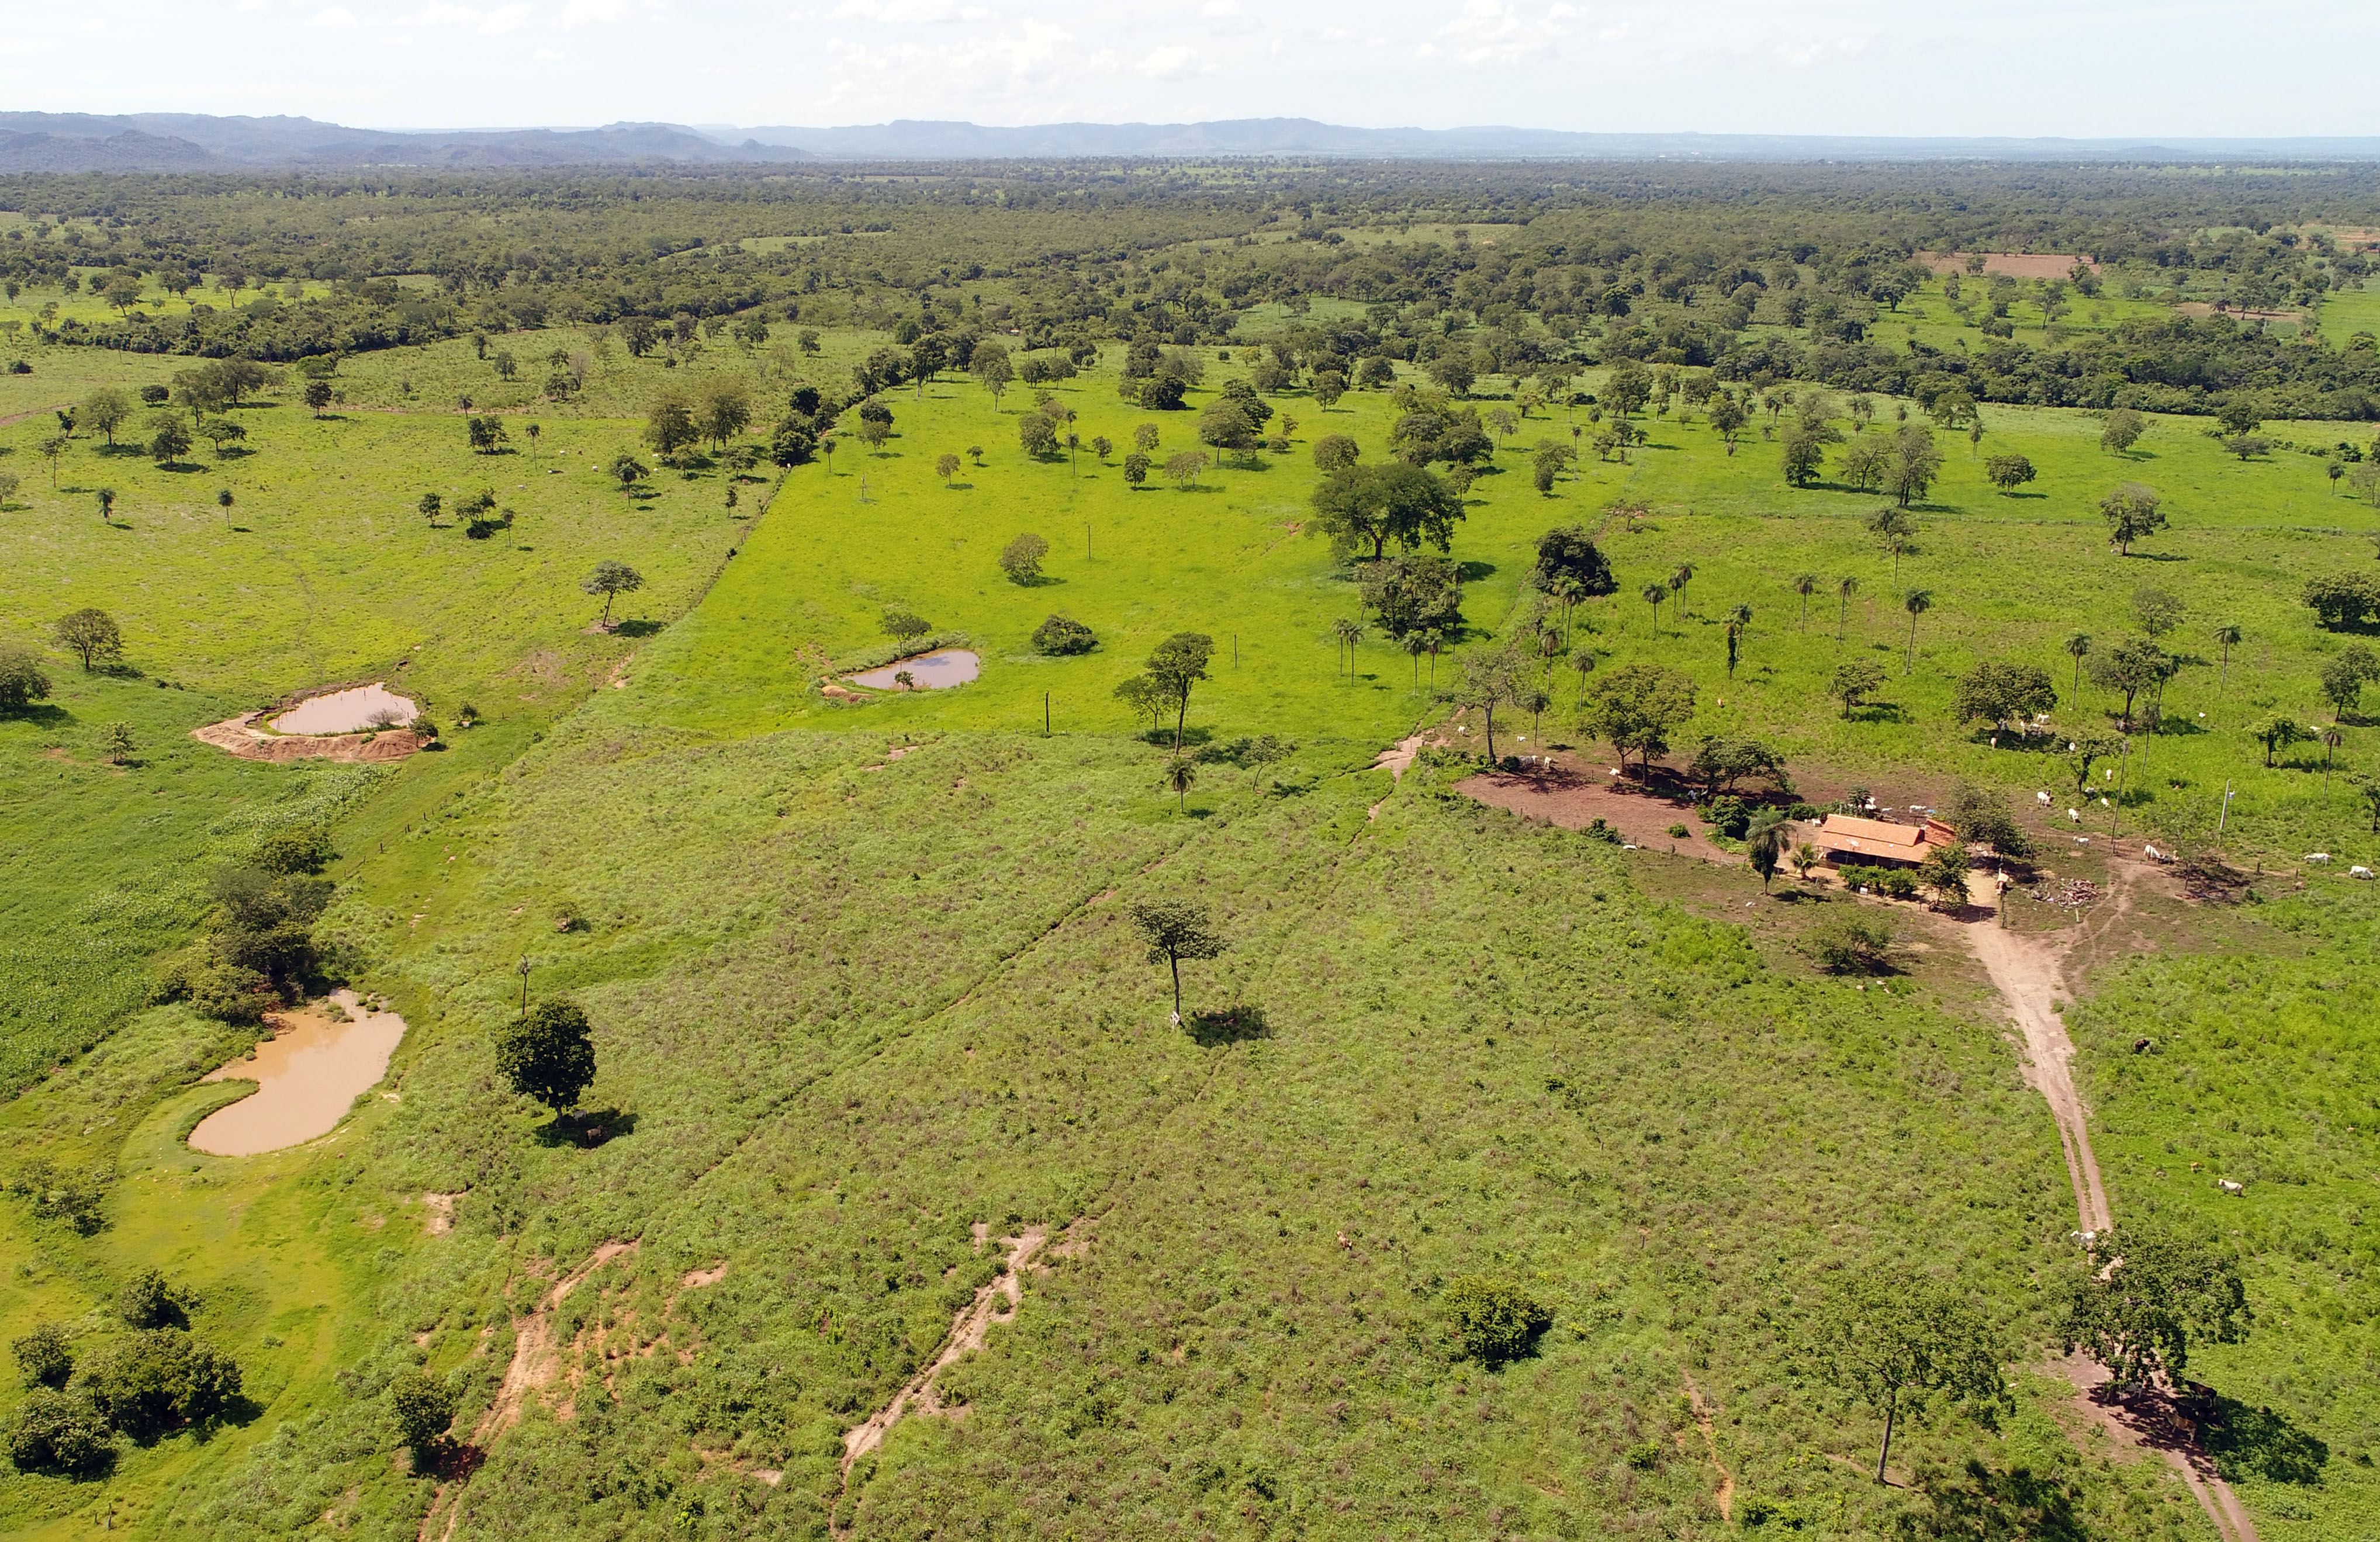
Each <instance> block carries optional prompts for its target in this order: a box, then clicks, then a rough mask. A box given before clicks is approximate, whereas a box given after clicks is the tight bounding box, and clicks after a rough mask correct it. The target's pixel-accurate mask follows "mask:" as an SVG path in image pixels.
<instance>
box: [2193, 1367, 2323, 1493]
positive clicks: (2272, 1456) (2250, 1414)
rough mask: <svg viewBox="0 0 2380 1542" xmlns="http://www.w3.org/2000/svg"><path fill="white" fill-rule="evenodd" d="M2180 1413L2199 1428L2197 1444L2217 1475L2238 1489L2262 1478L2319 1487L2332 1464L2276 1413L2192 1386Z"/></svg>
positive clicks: (2314, 1439) (2308, 1434) (2316, 1441)
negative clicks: (2245, 1482)
mask: <svg viewBox="0 0 2380 1542" xmlns="http://www.w3.org/2000/svg"><path fill="white" fill-rule="evenodd" d="M2183 1407H2184V1408H2185V1409H2186V1410H2187V1411H2188V1412H2189V1414H2190V1415H2191V1416H2192V1418H2193V1419H2195V1420H2196V1421H2197V1423H2198V1435H2199V1440H2200V1442H2201V1443H2202V1444H2204V1446H2205V1447H2206V1450H2207V1451H2208V1452H2209V1454H2211V1455H2212V1456H2213V1457H2214V1458H2215V1470H2216V1472H2219V1473H2221V1474H2222V1475H2224V1477H2225V1478H2227V1479H2228V1480H2229V1481H2231V1482H2234V1483H2237V1482H2239V1481H2240V1479H2242V1478H2250V1477H2260V1478H2263V1479H2265V1481H2266V1482H2268V1483H2297V1484H2308V1485H2312V1484H2318V1483H2320V1482H2321V1481H2322V1470H2323V1468H2324V1467H2325V1466H2326V1465H2328V1464H2329V1462H2330V1447H2329V1446H2328V1445H2327V1444H2325V1442H2324V1441H2323V1439H2322V1438H2321V1437H2320V1436H2318V1435H2315V1434H2314V1433H2313V1431H2311V1430H2307V1429H2301V1428H2299V1427H2297V1426H2296V1425H2295V1424H2293V1423H2292V1422H2290V1419H2289V1415H2287V1414H2283V1413H2281V1412H2279V1411H2277V1410H2276V1409H2271V1408H2251V1407H2249V1406H2248V1405H2247V1404H2246V1403H2244V1402H2240V1401H2238V1400H2237V1399H2235V1398H2228V1397H2225V1396H2224V1395H2223V1394H2222V1393H2220V1392H2217V1391H2216V1390H2214V1389H2212V1388H2209V1387H2203V1386H2200V1385H2198V1384H2197V1383H2195V1382H2193V1383H2192V1384H2190V1386H2189V1388H2188V1396H2187V1397H2186V1399H2185V1400H2184V1402H2183Z"/></svg>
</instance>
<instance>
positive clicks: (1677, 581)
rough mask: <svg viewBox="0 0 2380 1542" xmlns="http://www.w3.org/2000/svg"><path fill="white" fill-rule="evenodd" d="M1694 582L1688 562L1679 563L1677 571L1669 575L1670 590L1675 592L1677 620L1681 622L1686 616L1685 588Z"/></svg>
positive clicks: (1690, 565)
mask: <svg viewBox="0 0 2380 1542" xmlns="http://www.w3.org/2000/svg"><path fill="white" fill-rule="evenodd" d="M1693 582H1694V564H1692V563H1690V562H1682V563H1680V564H1679V565H1678V570H1677V571H1676V572H1675V573H1672V574H1670V589H1674V590H1676V591H1677V596H1678V619H1679V620H1681V621H1683V620H1684V619H1685V616H1686V586H1687V585H1688V584H1691V583H1693Z"/></svg>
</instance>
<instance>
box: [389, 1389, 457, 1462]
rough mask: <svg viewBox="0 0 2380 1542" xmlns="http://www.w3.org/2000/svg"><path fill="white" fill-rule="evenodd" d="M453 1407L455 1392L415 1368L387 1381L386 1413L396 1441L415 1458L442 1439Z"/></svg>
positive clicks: (450, 1418) (453, 1418)
mask: <svg viewBox="0 0 2380 1542" xmlns="http://www.w3.org/2000/svg"><path fill="white" fill-rule="evenodd" d="M388 1411H389V1415H390V1416H391V1417H392V1418H393V1419H394V1420H395V1423H396V1438H397V1439H398V1441H399V1442H400V1443H402V1444H403V1445H404V1446H406V1447H407V1449H408V1450H410V1451H413V1452H414V1453H415V1455H416V1457H417V1458H419V1456H421V1455H422V1454H423V1453H426V1452H428V1451H430V1450H431V1448H432V1447H434V1446H436V1445H437V1443H438V1442H439V1441H441V1440H443V1439H445V1438H446V1430H447V1427H449V1426H451V1425H452V1424H453V1423H454V1422H455V1389H454V1388H453V1387H451V1386H449V1385H447V1382H446V1378H443V1377H440V1376H433V1375H431V1373H430V1372H429V1371H428V1370H426V1369H423V1368H422V1367H420V1366H414V1367H412V1368H410V1369H407V1370H401V1371H399V1372H397V1373H396V1374H395V1376H393V1377H391V1378H389V1380H388ZM417 1464H418V1463H417Z"/></svg>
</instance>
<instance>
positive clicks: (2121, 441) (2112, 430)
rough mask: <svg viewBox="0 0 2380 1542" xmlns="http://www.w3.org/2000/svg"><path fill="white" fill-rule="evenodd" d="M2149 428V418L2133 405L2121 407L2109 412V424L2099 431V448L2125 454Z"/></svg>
mask: <svg viewBox="0 0 2380 1542" xmlns="http://www.w3.org/2000/svg"><path fill="white" fill-rule="evenodd" d="M2148 428H2149V420H2148V419H2145V418H2143V417H2142V416H2141V415H2140V414H2139V413H2137V412H2134V411H2133V410H2132V409H2131V407H2118V408H2116V410H2115V411H2113V412H2110V413H2109V414H2107V427H2106V428H2104V429H2102V430H2100V431H2099V448H2101V449H2103V450H2112V451H2114V452H2115V453H2116V454H2117V455H2123V454H2125V453H2126V452H2128V451H2130V450H2131V447H2132V446H2133V445H2134V444H2135V443H2139V441H2140V437H2141V435H2143V434H2144V433H2146V432H2147V431H2148Z"/></svg>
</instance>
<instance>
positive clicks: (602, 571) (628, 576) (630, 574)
mask: <svg viewBox="0 0 2380 1542" xmlns="http://www.w3.org/2000/svg"><path fill="white" fill-rule="evenodd" d="M578 587H579V588H580V589H583V590H585V591H586V592H587V593H589V594H600V595H601V596H602V597H603V621H602V625H604V626H605V627H606V628H608V627H610V626H611V625H612V601H614V600H616V599H618V598H619V597H620V596H621V595H624V594H633V593H635V592H636V591H637V590H638V589H642V588H644V587H645V576H644V575H643V574H641V573H639V572H637V570H636V569H635V568H633V567H630V566H629V565H627V564H626V563H624V562H614V561H613V560H612V559H610V558H609V557H606V558H605V559H604V560H603V561H601V562H599V563H597V564H596V565H595V571H594V572H592V573H590V574H589V575H588V576H587V579H586V581H585V582H584V583H581V584H580V585H579V586H578Z"/></svg>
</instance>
